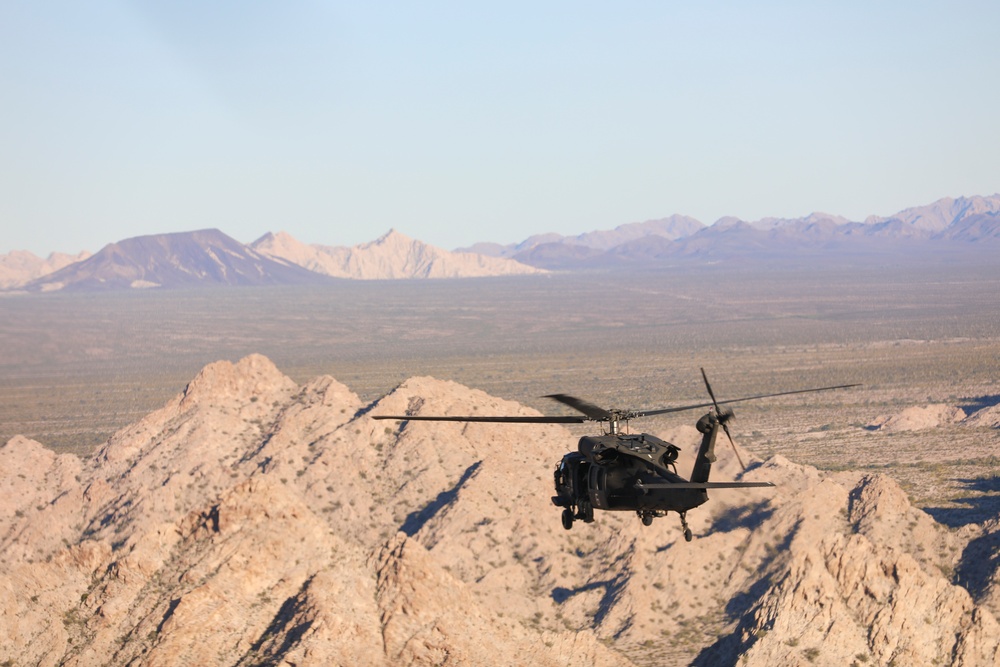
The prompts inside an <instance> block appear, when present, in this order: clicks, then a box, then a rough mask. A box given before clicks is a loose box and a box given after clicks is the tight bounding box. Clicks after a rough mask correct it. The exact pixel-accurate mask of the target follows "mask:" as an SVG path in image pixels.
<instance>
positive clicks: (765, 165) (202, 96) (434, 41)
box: [0, 0, 1000, 255]
mask: <svg viewBox="0 0 1000 667" xmlns="http://www.w3.org/2000/svg"><path fill="white" fill-rule="evenodd" d="M998 26H1000V3H998V2H995V1H993V0H983V1H979V2H962V1H958V2H924V1H921V0H904V1H883V2H870V1H865V2H850V1H847V2H845V1H839V2H800V1H794V2H793V1H789V2H767V1H759V2H671V1H669V0H659V1H656V2H642V1H638V2H619V3H612V2H588V1H586V0H573V1H571V2H546V1H544V0H534V1H532V2H520V1H516V0H506V1H505V2H490V3H475V2H458V1H456V2H434V1H424V2H398V3H397V2H377V1H373V2H350V3H347V2H318V1H310V0H302V1H295V0H287V1H285V0H282V1H277V0H275V1H268V2H260V1H254V0H244V1H240V2H235V1H233V2H225V1H215V2H202V1H197V2H195V1H187V0H170V1H167V0H163V1H162V2H159V1H152V0H150V1H128V0H117V1H115V0H93V1H91V2H78V1H76V0H73V1H62V2H60V1H46V0H24V1H22V0H2V1H0V221H2V227H0V229H2V232H0V253H3V252H8V251H10V250H14V249H26V250H31V251H32V252H35V253H36V254H40V255H44V254H47V253H48V252H49V251H51V250H60V251H64V252H76V251H78V250H83V249H86V250H90V251H96V250H98V249H99V248H100V247H102V246H103V245H105V244H106V243H109V242H113V241H117V240H120V239H123V238H127V237H130V236H137V235H142V234H155V233H161V232H171V231H185V230H192V229H200V228H204V227H218V228H219V229H221V230H223V231H224V232H226V233H227V234H229V235H230V236H233V237H235V238H236V239H238V240H240V241H243V242H250V241H252V240H254V239H255V238H257V237H258V236H260V235H261V234H263V233H265V232H267V231H278V230H286V231H288V232H289V233H290V234H292V235H293V236H295V237H296V238H298V239H300V240H302V241H305V242H308V243H325V244H330V245H354V244H356V243H360V242H364V241H369V240H372V239H374V238H376V237H377V236H379V235H381V234H382V233H383V232H385V231H386V230H388V229H389V228H390V227H394V228H396V229H398V230H399V231H401V232H403V233H404V234H407V235H409V236H412V237H415V238H418V239H420V240H422V241H426V242H428V243H432V244H434V245H438V246H441V247H444V248H455V247H459V246H463V245H468V244H471V243H473V242H475V241H497V242H502V243H509V242H514V241H520V240H522V239H524V238H525V237H527V236H529V235H531V234H534V233H541V232H547V231H555V232H560V233H563V234H577V233H581V232H585V231H590V230H593V229H607V228H612V227H615V226H617V225H619V224H623V223H626V222H637V221H642V220H647V219H652V218H660V217H665V216H667V215H670V214H673V213H682V214H685V215H690V216H693V217H695V218H697V219H699V220H701V221H702V222H704V223H706V224H709V223H711V222H714V221H715V220H716V219H718V218H719V217H722V216H726V215H734V216H738V217H740V218H743V219H745V220H756V219H759V218H761V217H765V216H782V217H797V216H801V215H806V214H808V213H810V212H812V211H824V212H827V213H834V214H839V215H843V216H845V217H847V218H850V219H853V220H860V219H863V218H865V217H866V216H868V215H870V214H878V215H888V214H891V213H895V212H896V211H898V210H900V209H902V208H906V207H909V206H916V205H920V204H926V203H929V202H931V201H934V200H936V199H939V198H941V197H946V196H953V197H954V196H960V195H974V194H982V195H986V194H993V193H994V192H997V191H1000V160H998V159H997V156H998V155H1000V49H998V48H997V44H996V30H997V27H998Z"/></svg>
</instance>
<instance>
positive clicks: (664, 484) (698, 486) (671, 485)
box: [635, 482, 774, 489]
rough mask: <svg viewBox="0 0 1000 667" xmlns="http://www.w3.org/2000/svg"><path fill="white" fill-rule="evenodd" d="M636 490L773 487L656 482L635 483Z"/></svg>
mask: <svg viewBox="0 0 1000 667" xmlns="http://www.w3.org/2000/svg"><path fill="white" fill-rule="evenodd" d="M635 486H636V488H637V489H749V488H754V487H757V488H760V487H766V486H774V484H772V483H771V482H662V483H661V482H656V483H653V484H640V483H637V484H636V485H635Z"/></svg>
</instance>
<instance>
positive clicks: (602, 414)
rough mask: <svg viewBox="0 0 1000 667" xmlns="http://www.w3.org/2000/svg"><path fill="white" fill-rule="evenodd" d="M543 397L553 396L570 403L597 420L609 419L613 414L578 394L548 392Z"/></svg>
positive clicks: (574, 407)
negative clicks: (578, 396)
mask: <svg viewBox="0 0 1000 667" xmlns="http://www.w3.org/2000/svg"><path fill="white" fill-rule="evenodd" d="M542 398H551V399H552V400H553V401H559V402H560V403H562V404H563V405H568V406H569V407H571V408H573V409H574V410H576V411H577V412H582V413H583V414H585V415H587V416H588V417H590V418H591V419H593V420H595V421H609V420H610V419H611V418H612V416H613V415H612V414H611V413H610V412H608V411H607V410H605V409H604V408H602V407H598V406H596V405H594V404H593V403H589V402H587V401H585V400H583V399H582V398H577V397H576V396H570V395H568V394H548V395H547V396H543V397H542Z"/></svg>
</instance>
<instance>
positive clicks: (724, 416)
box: [701, 368, 747, 472]
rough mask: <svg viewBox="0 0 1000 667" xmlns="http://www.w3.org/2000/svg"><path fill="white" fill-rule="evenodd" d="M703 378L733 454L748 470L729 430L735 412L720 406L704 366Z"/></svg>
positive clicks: (702, 370)
mask: <svg viewBox="0 0 1000 667" xmlns="http://www.w3.org/2000/svg"><path fill="white" fill-rule="evenodd" d="M701 379H702V380H704V381H705V389H707V390H708V395H709V397H711V399H712V405H713V406H714V407H715V415H716V417H717V418H718V420H719V423H720V424H721V425H722V430H723V431H725V432H726V437H727V438H729V444H730V445H731V446H732V448H733V454H736V460H737V461H739V462H740V467H741V468H743V472H746V469H747V467H746V465H745V464H744V463H743V459H742V458H741V457H740V452H739V450H738V449H736V443H735V442H733V434H732V433H730V432H729V425H728V422H729V420H730V419H732V418H733V417H734V416H735V415H734V414H733V411H732V410H729V409H725V410H724V409H723V408H722V407H720V406H719V401H717V400H716V398H715V392H714V391H712V385H711V384H709V382H708V376H707V375H705V369H704V368H702V369H701Z"/></svg>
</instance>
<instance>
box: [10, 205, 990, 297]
mask: <svg viewBox="0 0 1000 667" xmlns="http://www.w3.org/2000/svg"><path fill="white" fill-rule="evenodd" d="M998 248H1000V194H994V195H992V196H988V197H982V196H974V197H959V198H957V199H952V198H945V199H940V200H938V201H936V202H933V203H931V204H928V205H926V206H918V207H913V208H908V209H905V210H903V211H900V212H899V213H897V214H895V215H892V216H888V217H878V216H871V217H869V218H868V219H866V220H865V221H864V222H852V221H849V220H847V219H845V218H842V217H839V216H835V215H829V214H825V213H812V214H810V215H808V216H805V217H802V218H793V219H783V218H764V219H761V220H758V221H755V222H746V221H743V220H740V219H738V218H722V219H720V220H718V221H716V222H715V223H714V224H712V225H710V226H706V225H703V224H702V223H700V222H699V221H697V220H695V219H694V218H690V217H687V216H682V215H673V216H670V217H668V218H663V219H660V220H649V221H646V222H641V223H629V224H625V225H621V226H619V227H616V228H615V229H613V230H603V231H593V232H588V233H585V234H579V235H576V236H563V235H560V234H540V235H534V236H531V237H529V238H527V239H525V240H524V241H522V242H520V243H513V244H508V245H500V244H496V243H477V244H475V245H473V246H470V247H468V248H464V249H458V250H456V251H447V250H443V249H441V248H436V247H434V246H431V245H428V244H426V243H423V242H421V241H418V240H415V239H412V238H409V237H407V236H405V235H404V234H401V233H400V232H398V231H395V230H390V231H389V232H388V233H386V234H384V235H382V236H381V237H379V238H377V239H376V240H374V241H371V242H369V243H363V244H360V245H357V246H354V247H351V248H346V247H335V246H326V245H320V244H312V245H309V244H305V243H302V242H300V241H297V240H296V239H294V238H293V237H292V236H291V235H289V234H288V233H286V232H278V233H268V234H265V235H264V236H262V237H261V238H259V239H257V240H256V241H254V242H253V243H251V244H249V245H244V244H242V243H239V242H238V241H236V240H234V239H232V238H230V237H228V236H226V235H225V234H223V233H222V232H220V231H218V230H201V231H197V232H183V233H174V234H159V235H152V236H140V237H136V238H132V239H126V240H124V241H120V242H118V243H112V244H110V245H108V246H105V247H104V248H102V249H101V250H100V251H99V252H98V253H96V254H95V255H93V256H87V255H86V253H81V254H80V255H78V256H76V257H69V256H67V255H59V254H56V253H54V254H53V255H51V256H50V257H49V259H48V260H42V259H39V258H37V257H35V256H34V255H31V254H30V253H26V252H24V251H15V252H12V253H9V254H7V255H2V256H0V289H8V290H12V289H17V290H26V291H35V292H44V291H53V290H94V289H135V288H176V287H191V286H201V285H263V284H307V283H320V282H324V281H328V280H330V279H333V278H339V279H354V280H396V279H427V278H437V279H441V278H466V277H486V276H506V275H525V274H534V273H540V272H544V271H547V270H560V271H579V270H636V269H643V268H656V267H662V266H668V265H674V264H687V263H691V262H696V263H712V264H719V263H726V262H747V261H757V262H765V263H768V264H787V263H793V264H794V263H799V264H801V263H805V264H806V265H815V263H816V262H820V261H829V262H835V263H852V262H858V261H872V260H876V261H886V260H892V261H901V260H906V259H909V260H914V261H920V262H926V261H941V260H942V259H945V260H956V259H957V260H959V261H961V260H962V259H963V258H964V257H966V256H969V255H974V254H976V253H979V254H980V256H983V255H984V254H985V255H986V256H988V257H992V255H993V254H994V253H995V252H996V250H997V249H998Z"/></svg>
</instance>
